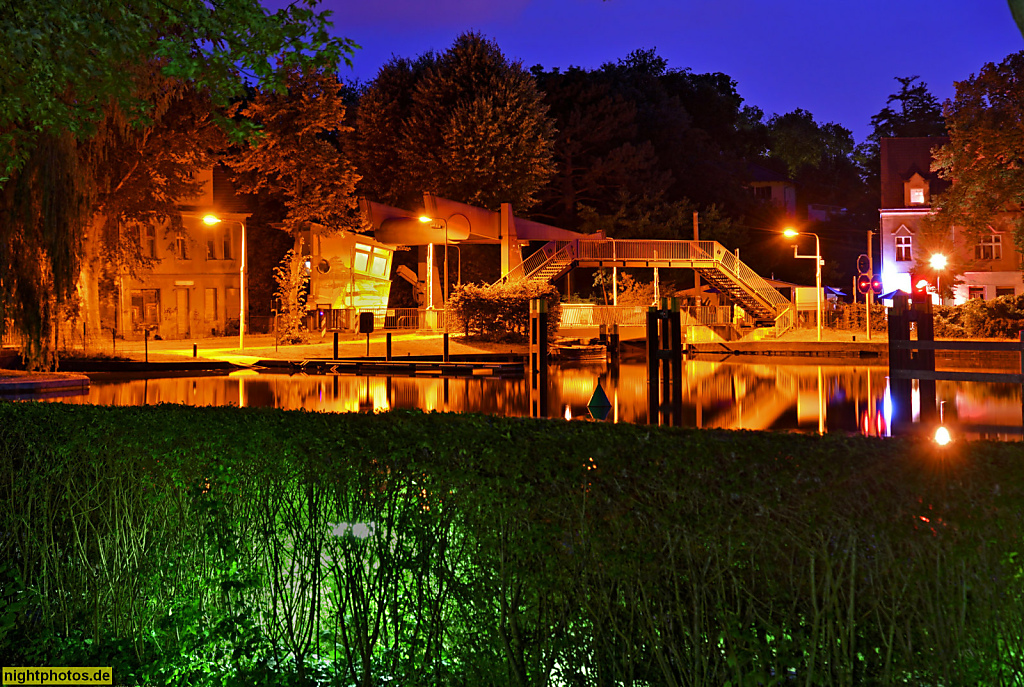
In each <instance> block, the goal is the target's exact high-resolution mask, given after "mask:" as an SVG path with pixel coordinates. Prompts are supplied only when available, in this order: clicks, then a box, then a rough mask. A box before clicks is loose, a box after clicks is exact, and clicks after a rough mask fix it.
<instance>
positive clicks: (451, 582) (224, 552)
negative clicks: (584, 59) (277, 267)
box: [0, 403, 1024, 686]
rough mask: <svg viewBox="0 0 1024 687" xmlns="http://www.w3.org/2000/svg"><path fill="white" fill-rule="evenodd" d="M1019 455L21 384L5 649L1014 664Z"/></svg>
mask: <svg viewBox="0 0 1024 687" xmlns="http://www.w3.org/2000/svg"><path fill="white" fill-rule="evenodd" d="M1019 453H1020V451H1019V448H1017V447H1016V446H1014V445H1012V444H998V443H988V442H977V443H973V444H959V445H957V444H954V445H953V446H951V447H949V448H947V449H946V450H945V451H944V452H941V453H940V452H938V451H937V450H936V449H935V448H934V445H932V444H931V443H930V442H927V441H924V440H911V439H905V440H903V439H901V440H877V439H865V438H862V437H848V436H843V435H831V434H830V435H827V436H824V437H809V436H799V435H790V434H769V433H756V432H724V431H700V430H680V429H673V428H659V427H643V426H634V425H608V424H599V423H583V422H579V423H575V422H574V423H567V422H563V421H548V420H529V419H515V418H492V417H482V416H474V415H441V414H430V415H425V414H422V413H417V412H392V413H388V414H385V415H370V416H367V415H361V414H348V415H336V414H327V413H324V414H321V413H302V412H283V411H277V410H270V409H232V408H190V407H184V406H166V405H165V406H159V407H137V408H104V407H93V406H84V407H78V406H64V405H58V404H53V405H50V404H27V403H18V404H13V403H0V655H2V656H3V657H4V658H5V659H6V662H5V664H6V665H113V666H114V667H115V678H114V681H115V683H118V684H135V683H143V682H149V683H152V684H168V685H172V684H173V685H186V684H203V685H212V684H221V685H228V684H232V685H233V684H261V685H263V684H268V685H269V684H277V685H327V684H332V685H333V684H337V685H359V686H363V685H366V686H369V685H380V684H400V685H426V684H429V685H471V684H473V685H475V684H487V685H500V686H504V685H509V686H511V685H526V684H548V683H551V682H555V683H560V684H572V685H580V686H590V685H595V686H596V685H604V684H634V685H653V684H659V685H661V684H675V685H693V686H700V685H716V686H717V685H723V684H733V685H741V684H742V685H756V684H790V683H792V684H814V685H855V684H872V685H875V684H877V685H889V684H944V685H968V684H971V685H974V684H983V685H1010V684H1017V683H1015V682H1014V680H1016V679H1017V677H1019V676H1020V675H1022V674H1024V575H1022V570H1024V568H1022V564H1021V558H1022V557H1024V552H1022V551H1021V542H1022V540H1024V462H1022V461H1021V460H1020V456H1019Z"/></svg>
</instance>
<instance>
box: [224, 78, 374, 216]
mask: <svg viewBox="0 0 1024 687" xmlns="http://www.w3.org/2000/svg"><path fill="white" fill-rule="evenodd" d="M286 85H287V91H286V92H284V93H276V92H273V91H259V92H258V93H257V94H256V96H255V97H254V98H253V99H252V100H250V101H249V102H247V103H245V104H239V105H236V106H235V107H234V108H232V113H237V114H240V115H241V116H243V117H245V118H247V119H249V120H250V121H252V122H254V123H256V124H257V125H258V126H259V127H260V130H259V134H258V135H257V136H255V137H253V138H252V140H251V141H250V142H249V144H248V145H246V146H244V147H243V148H242V149H241V150H240V151H239V153H238V154H237V155H235V156H232V157H230V158H228V164H229V165H230V166H231V167H232V169H234V171H235V172H236V182H237V183H238V188H239V191H241V192H243V193H254V194H257V193H267V194H269V195H271V196H275V197H277V198H279V199H280V202H281V204H282V205H283V207H284V210H285V216H284V221H283V224H284V227H285V229H286V230H288V231H290V232H292V233H295V232H297V231H299V230H302V229H307V228H308V227H309V225H310V223H313V222H316V223H318V224H321V225H323V226H325V227H327V228H328V229H329V230H331V231H340V230H342V229H345V228H354V227H355V226H357V223H358V220H357V218H356V209H357V202H356V197H355V186H356V182H357V181H358V179H359V177H358V176H357V175H356V173H355V167H354V166H353V165H352V163H351V162H349V160H348V157H347V155H346V154H345V150H344V148H345V140H344V139H345V138H346V137H347V135H348V134H349V133H350V132H351V131H352V129H351V128H350V127H348V126H346V125H345V124H344V121H345V105H344V102H343V94H342V90H343V85H342V84H341V82H339V81H338V78H337V76H336V75H334V74H332V73H329V72H327V71H325V70H322V69H313V70H302V69H300V68H299V67H298V66H292V67H288V68H287V76H286Z"/></svg>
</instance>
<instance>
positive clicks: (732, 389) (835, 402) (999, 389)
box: [49, 360, 1022, 440]
mask: <svg viewBox="0 0 1024 687" xmlns="http://www.w3.org/2000/svg"><path fill="white" fill-rule="evenodd" d="M684 364H685V369H684V379H685V383H684V388H683V412H682V418H683V422H682V424H683V425H684V426H689V427H709V428H710V427H715V428H724V429H756V430H763V429H771V430H782V431H799V432H808V433H815V432H843V433H860V434H865V435H869V436H888V435H889V434H890V432H891V429H890V421H891V418H892V400H891V396H890V394H889V388H888V377H887V370H886V368H885V367H878V366H850V365H779V364H772V363H765V364H750V363H736V362H729V361H726V362H712V361H707V360H687V361H686V362H685V363H684ZM90 377H91V378H92V385H91V387H90V388H89V390H88V393H86V394H81V395H77V396H64V397H59V398H54V399H49V400H55V401H61V402H66V403H90V404H100V405H144V404H157V403H182V404H188V405H197V406H221V405H232V406H258V407H274V408H283V409H288V410H295V409H304V410H309V411H328V412H376V411H385V410H388V409H390V408H407V409H421V410H423V411H426V412H430V411H442V412H443V411H450V412H473V413H486V414H493V415H505V416H529V414H530V397H529V386H528V385H527V382H526V381H525V380H524V379H522V378H518V379H517V378H512V379H508V378H497V377H468V378H465V377H463V378H439V377H427V376H417V377H363V376H352V375H305V374H294V375H288V374H280V373H266V374H262V373H257V372H255V371H250V370H245V371H242V372H236V373H233V374H231V375H216V376H176V377H162V378H154V377H146V378H144V377H138V376H136V377H129V376H127V375H111V374H95V375H90ZM598 382H600V384H601V387H602V389H603V390H604V391H605V393H606V394H607V396H608V399H609V401H610V403H611V406H612V407H611V410H610V411H609V413H608V415H607V418H606V419H605V420H604V421H606V422H631V423H646V422H647V421H648V410H647V368H646V366H645V365H643V364H623V365H621V367H619V368H618V370H617V371H616V370H614V369H612V368H610V367H609V366H606V365H605V364H596V365H582V366H580V365H577V366H560V367H552V368H551V370H550V374H549V385H548V388H549V391H548V405H547V416H548V417H557V418H567V419H582V418H587V419H590V417H591V416H590V412H589V411H588V404H589V402H590V400H591V397H592V396H593V394H594V391H595V389H596V387H597V384H598ZM937 398H938V402H939V412H940V414H941V416H942V420H943V422H944V423H945V424H947V425H950V426H954V427H959V428H960V433H961V435H966V436H968V437H974V438H977V437H986V438H998V439H1003V440H1019V439H1020V435H1021V425H1022V413H1021V402H1022V398H1021V386H1020V385H1015V384H996V383H979V382H941V381H940V382H938V383H937ZM911 403H912V408H911V412H912V414H913V416H914V417H915V419H916V418H917V416H918V415H919V413H920V408H919V404H920V395H919V394H918V393H917V389H916V387H915V390H914V393H913V396H912V401H911Z"/></svg>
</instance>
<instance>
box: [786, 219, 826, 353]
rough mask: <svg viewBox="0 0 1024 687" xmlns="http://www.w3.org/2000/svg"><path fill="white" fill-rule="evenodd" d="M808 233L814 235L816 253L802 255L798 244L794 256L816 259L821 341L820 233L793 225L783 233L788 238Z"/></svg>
mask: <svg viewBox="0 0 1024 687" xmlns="http://www.w3.org/2000/svg"><path fill="white" fill-rule="evenodd" d="M802 234H806V235H808V236H813V237H814V255H800V254H799V253H798V252H797V250H798V248H797V246H793V257H794V258H810V259H812V260H814V285H815V287H816V289H815V291H816V293H817V298H818V318H817V320H818V341H821V240H820V239H819V238H818V235H817V234H815V233H813V232H810V231H797V230H796V229H793V228H792V227H788V228H787V229H785V230H784V231H783V232H782V235H783V236H785V237H786V238H787V239H795V238H796V237H797V236H800V235H802Z"/></svg>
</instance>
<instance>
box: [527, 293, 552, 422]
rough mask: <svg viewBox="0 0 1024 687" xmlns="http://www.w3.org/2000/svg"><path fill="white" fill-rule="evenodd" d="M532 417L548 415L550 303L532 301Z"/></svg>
mask: <svg viewBox="0 0 1024 687" xmlns="http://www.w3.org/2000/svg"><path fill="white" fill-rule="evenodd" d="M529 366H530V369H529V378H530V379H529V385H530V417H547V415H548V304H547V301H545V300H544V299H542V298H535V299H533V300H531V301H530V357H529Z"/></svg>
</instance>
